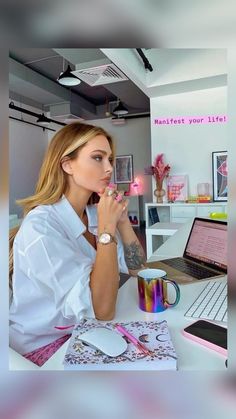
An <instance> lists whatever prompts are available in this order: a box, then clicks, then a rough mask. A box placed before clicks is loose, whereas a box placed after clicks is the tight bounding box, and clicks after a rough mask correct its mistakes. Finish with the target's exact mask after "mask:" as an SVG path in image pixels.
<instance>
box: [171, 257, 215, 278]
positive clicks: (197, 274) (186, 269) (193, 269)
mask: <svg viewBox="0 0 236 419" xmlns="http://www.w3.org/2000/svg"><path fill="white" fill-rule="evenodd" d="M163 262H164V263H165V264H166V265H168V266H171V268H175V269H178V270H179V271H181V272H183V273H185V274H188V275H191V276H192V277H194V278H197V279H203V278H211V277H212V276H216V275H217V273H216V272H213V271H210V270H209V269H207V268H205V267H203V266H198V265H195V264H194V263H191V262H189V261H188V260H186V259H183V258H174V259H167V260H165V261H163Z"/></svg>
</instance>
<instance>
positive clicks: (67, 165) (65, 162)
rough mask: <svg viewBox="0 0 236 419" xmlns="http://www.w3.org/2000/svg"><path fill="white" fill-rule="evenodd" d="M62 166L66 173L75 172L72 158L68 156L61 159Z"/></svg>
mask: <svg viewBox="0 0 236 419" xmlns="http://www.w3.org/2000/svg"><path fill="white" fill-rule="evenodd" d="M61 167H62V169H63V170H64V172H65V173H67V174H68V175H72V174H73V170H72V166H71V160H70V159H68V158H65V159H63V160H62V161H61Z"/></svg>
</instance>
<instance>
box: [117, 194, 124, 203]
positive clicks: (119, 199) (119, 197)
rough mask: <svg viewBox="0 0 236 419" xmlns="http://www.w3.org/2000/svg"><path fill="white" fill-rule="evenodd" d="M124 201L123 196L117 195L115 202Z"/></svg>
mask: <svg viewBox="0 0 236 419" xmlns="http://www.w3.org/2000/svg"><path fill="white" fill-rule="evenodd" d="M122 199H123V197H122V195H117V196H116V197H115V200H116V201H117V202H121V201H122Z"/></svg>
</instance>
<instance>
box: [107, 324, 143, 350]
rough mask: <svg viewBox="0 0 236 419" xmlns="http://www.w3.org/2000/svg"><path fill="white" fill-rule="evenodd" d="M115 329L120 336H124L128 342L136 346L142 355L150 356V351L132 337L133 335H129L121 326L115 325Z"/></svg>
mask: <svg viewBox="0 0 236 419" xmlns="http://www.w3.org/2000/svg"><path fill="white" fill-rule="evenodd" d="M115 328H116V329H117V330H118V331H119V332H120V333H122V335H124V336H125V337H126V338H127V339H128V341H129V342H132V343H133V344H134V346H136V348H138V349H139V350H141V351H142V352H143V353H145V354H146V355H151V351H150V350H149V349H148V348H147V347H146V346H145V345H143V344H142V343H141V342H139V340H138V339H137V338H136V337H134V336H133V335H131V334H130V333H129V332H128V330H126V329H125V328H124V327H123V326H121V325H120V324H117V325H116V326H115Z"/></svg>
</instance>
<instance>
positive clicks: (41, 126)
mask: <svg viewBox="0 0 236 419" xmlns="http://www.w3.org/2000/svg"><path fill="white" fill-rule="evenodd" d="M9 118H10V119H14V120H15V121H20V122H24V123H25V124H29V125H34V126H35V127H38V128H42V129H43V131H44V130H45V129H47V130H49V131H56V130H55V129H52V128H48V127H44V126H43V125H39V124H34V123H33V122H30V121H25V120H24V119H20V118H15V116H9Z"/></svg>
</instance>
